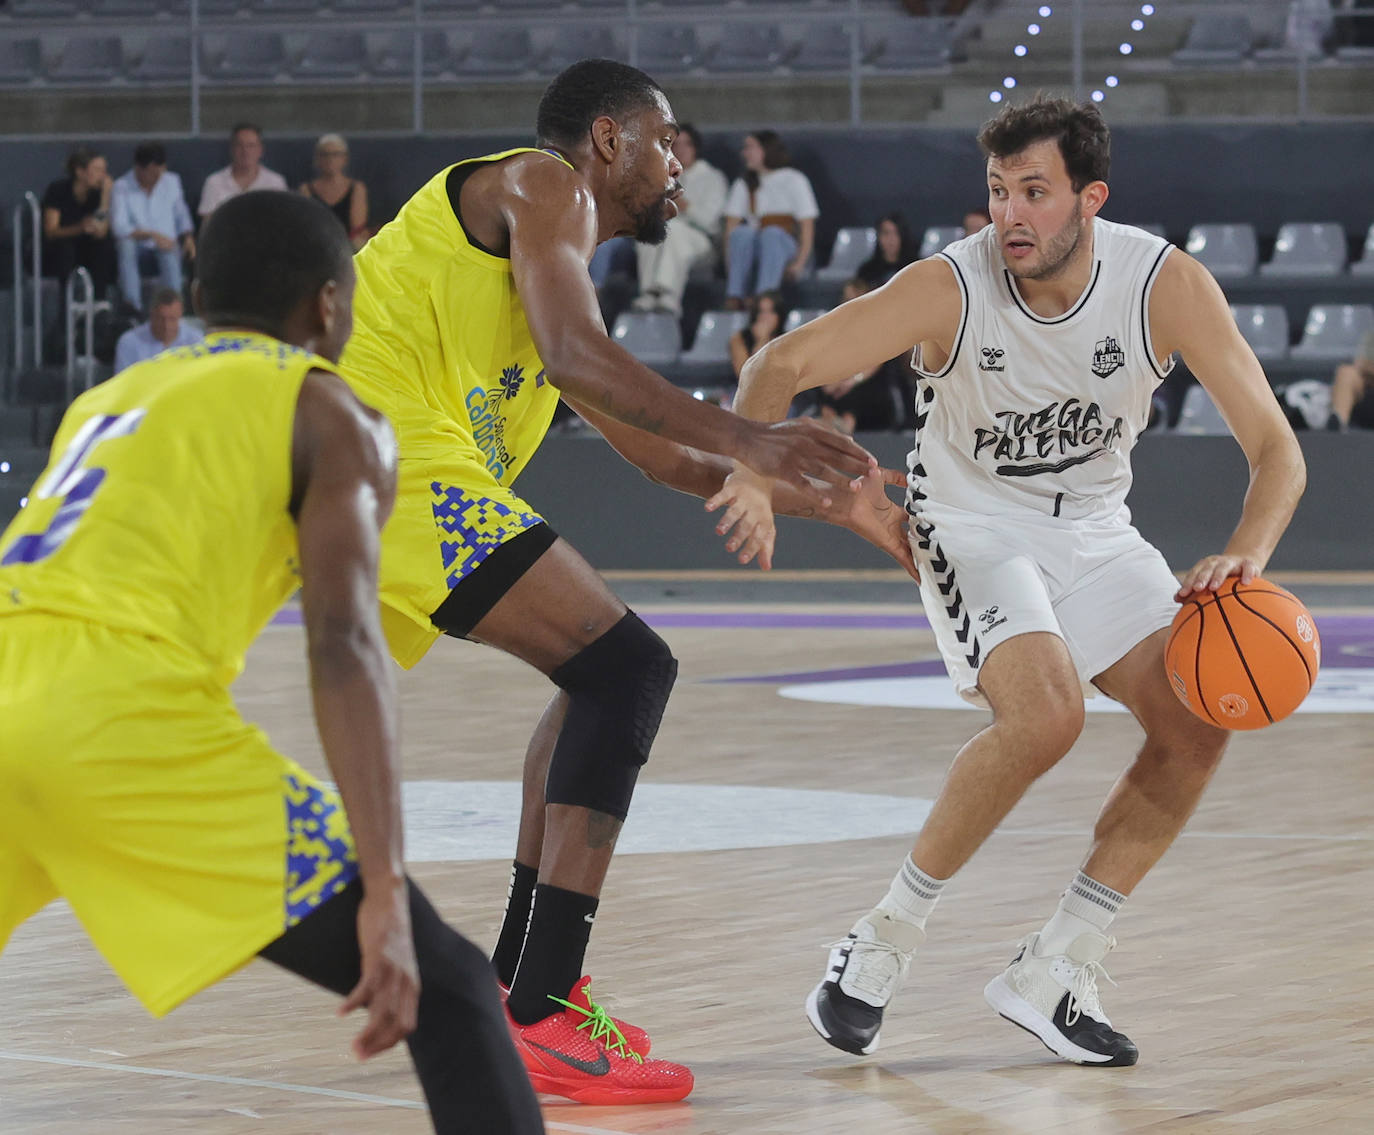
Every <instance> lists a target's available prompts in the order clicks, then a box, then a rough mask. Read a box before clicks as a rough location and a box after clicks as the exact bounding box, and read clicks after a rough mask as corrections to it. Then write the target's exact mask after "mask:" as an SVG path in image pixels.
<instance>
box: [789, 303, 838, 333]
mask: <svg viewBox="0 0 1374 1135" xmlns="http://www.w3.org/2000/svg"><path fill="white" fill-rule="evenodd" d="M829 310H830V309H829V308H828V307H794V308H793V309H792V310H791V311H789V312H788V313H787V318H786V319H785V320H783V324H782V329H783V330H784V331H795V330H796V329H797V328H798V327H801V326H802V325H803V324H805V323H810V322H811V321H812V320H813V319H819V318H820V317H821V316H822V315H824V314H825V313H826V312H827V311H829Z"/></svg>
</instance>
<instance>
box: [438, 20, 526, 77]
mask: <svg viewBox="0 0 1374 1135" xmlns="http://www.w3.org/2000/svg"><path fill="white" fill-rule="evenodd" d="M538 62H539V58H538V56H536V54H535V51H534V42H533V40H531V38H530V33H529V29H528V28H524V27H509V28H507V27H502V28H495V27H481V28H478V29H476V30H475V31H474V32H473V33H472V48H471V50H469V52H468V54H467V57H466V58H465V59H463V60H462V62H461V63H460V64H459V65H458V67H457V70H458V72H459V73H460V74H463V75H519V74H522V73H523V72H525V71H529V70H531V69H532V68H534V67H535V66H536V65H537V64H538Z"/></svg>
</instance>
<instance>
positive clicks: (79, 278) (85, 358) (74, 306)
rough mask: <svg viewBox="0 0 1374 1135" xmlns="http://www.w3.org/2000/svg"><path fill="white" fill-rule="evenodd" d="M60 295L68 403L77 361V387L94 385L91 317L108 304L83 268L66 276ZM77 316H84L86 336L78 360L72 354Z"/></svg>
mask: <svg viewBox="0 0 1374 1135" xmlns="http://www.w3.org/2000/svg"><path fill="white" fill-rule="evenodd" d="M78 290H79V291H80V293H81V294H80V296H79V297H78V296H77V292H78ZM64 298H65V300H66V305H65V309H66V313H67V405H71V401H72V399H73V398H74V397H75V396H76V370H77V365H78V362H79V364H80V366H81V369H82V372H83V377H82V382H81V389H82V390H89V389H90V388H91V387H92V386H94V385H95V317H96V313H97V312H101V311H109V310H110V303H109V301H108V300H98V299H96V298H95V281H94V280H92V279H91V274H90V273H89V272H88V271H86V269H85V268H84V267H77V268H75V269H74V270H73V271H72V274H71V275H70V276H68V277H67V291H66V295H65V297H64ZM78 316H81V317H84V319H85V322H86V336H85V339H84V341H83V342H82V344H81V356H80V359H79V360H78V357H77V353H76V321H77V317H78Z"/></svg>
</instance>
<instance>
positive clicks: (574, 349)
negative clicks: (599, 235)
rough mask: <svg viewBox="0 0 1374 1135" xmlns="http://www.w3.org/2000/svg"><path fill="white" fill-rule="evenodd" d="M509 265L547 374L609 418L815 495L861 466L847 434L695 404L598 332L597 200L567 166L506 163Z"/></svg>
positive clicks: (863, 461)
mask: <svg viewBox="0 0 1374 1135" xmlns="http://www.w3.org/2000/svg"><path fill="white" fill-rule="evenodd" d="M506 168H507V175H506V176H507V178H508V184H507V186H506V192H505V193H504V194H503V198H502V200H503V202H504V205H503V211H504V220H505V224H506V226H507V228H508V231H509V233H510V261H511V271H512V273H513V274H514V278H515V287H516V290H517V291H518V292H519V294H520V301H521V304H522V306H523V307H524V311H525V317H526V319H527V321H528V323H529V327H530V333H531V334H532V336H533V338H534V342H535V345H536V346H537V347H538V349H539V357H540V358H541V359H542V360H543V362H544V366H545V368H546V369H547V371H548V376H549V381H551V382H552V383H553V384H554V385H555V386H557V387H558V389H559V391H560V392H562V393H565V394H567V395H568V396H569V397H571V398H574V399H576V400H577V401H578V402H579V403H580V404H582V405H585V406H589V407H591V408H592V409H594V410H596V411H599V412H600V413H602V414H605V415H606V416H607V417H610V418H614V419H615V420H617V421H620V422H624V423H626V424H627V425H631V426H634V427H635V428H637V429H640V430H643V431H645V432H646V433H651V434H657V435H660V436H662V437H666V438H669V439H671V440H672V441H676V442H678V443H680V444H682V445H684V446H688V447H690V448H692V449H697V450H701V451H703V452H706V453H717V454H721V455H724V456H726V457H731V458H734V459H735V460H737V461H739V462H740V463H741V464H742V465H744V466H746V467H747V468H750V469H754V470H757V471H758V472H759V473H760V474H762V475H764V476H767V477H770V478H775V479H778V480H781V481H784V482H786V483H788V484H790V485H792V486H793V487H795V488H796V489H797V490H798V491H800V492H801V493H803V494H804V495H806V496H808V497H810V498H811V499H813V500H815V501H817V502H818V503H819V502H820V501H822V500H823V499H824V498H825V497H826V496H828V495H829V494H828V493H827V492H826V490H825V488H817V486H816V485H814V484H813V483H812V482H811V481H808V479H807V478H808V477H811V478H814V479H816V480H818V481H820V482H821V483H822V485H823V486H828V487H830V488H833V489H838V488H839V487H840V486H842V485H844V484H845V482H847V481H848V480H849V479H850V478H852V477H855V476H859V475H861V474H862V473H863V472H864V470H865V469H866V468H868V466H869V463H870V461H871V458H870V456H869V454H868V453H867V452H866V451H865V450H864V449H863V448H862V447H861V446H859V445H858V444H857V443H855V442H854V441H853V440H851V439H849V438H846V437H842V436H841V435H839V434H836V433H834V432H833V431H830V430H826V429H824V428H823V427H821V426H819V425H817V424H816V423H814V422H780V423H760V422H749V421H745V420H743V419H741V418H739V417H737V416H736V415H734V414H731V413H728V412H727V411H725V410H722V409H721V408H720V407H719V406H713V405H711V404H710V403H708V402H699V401H697V399H695V398H693V397H692V396H691V395H690V394H688V393H687V392H686V391H684V390H680V389H678V388H677V387H675V386H674V385H673V384H672V383H670V382H668V381H667V380H666V379H664V378H663V377H661V376H660V375H658V374H656V373H655V372H654V371H652V370H650V369H649V368H648V367H646V366H644V365H643V364H642V363H640V362H639V361H637V360H636V359H635V358H634V356H633V355H631V354H630V353H629V352H628V351H626V350H624V349H623V348H621V347H620V346H619V345H617V344H616V343H615V342H613V341H612V340H611V339H610V338H609V336H607V334H606V327H605V324H604V323H603V322H602V320H601V311H600V308H599V306H598V304H597V299H596V290H595V288H593V286H592V282H591V279H590V277H589V276H588V275H587V261H588V260H589V259H590V257H591V254H592V251H593V249H594V248H595V244H596V206H595V203H594V201H593V199H592V196H591V193H590V191H588V189H587V188H586V186H585V185H584V184H583V183H582V181H581V179H580V178H578V177H577V175H576V174H574V173H573V172H572V171H571V170H569V169H567V167H565V166H563V165H562V164H561V163H558V162H553V161H548V160H529V161H521V160H518V159H517V160H516V161H512V162H509V163H506Z"/></svg>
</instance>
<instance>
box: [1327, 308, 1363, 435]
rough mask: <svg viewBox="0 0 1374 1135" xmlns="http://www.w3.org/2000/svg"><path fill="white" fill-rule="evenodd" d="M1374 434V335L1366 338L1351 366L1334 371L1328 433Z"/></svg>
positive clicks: (1349, 363)
mask: <svg viewBox="0 0 1374 1135" xmlns="http://www.w3.org/2000/svg"><path fill="white" fill-rule="evenodd" d="M1352 426H1353V427H1354V428H1355V429H1359V430H1374V331H1371V332H1369V333H1368V334H1367V335H1365V337H1364V340H1363V341H1362V342H1361V343H1360V349H1359V350H1358V351H1356V352H1355V358H1354V360H1353V361H1352V362H1348V363H1342V364H1341V365H1340V366H1338V367H1337V368H1336V374H1335V377H1334V378H1333V379H1332V380H1331V418H1330V420H1329V421H1328V422H1327V423H1326V427H1327V429H1332V430H1348V429H1350V428H1351V427H1352Z"/></svg>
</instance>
